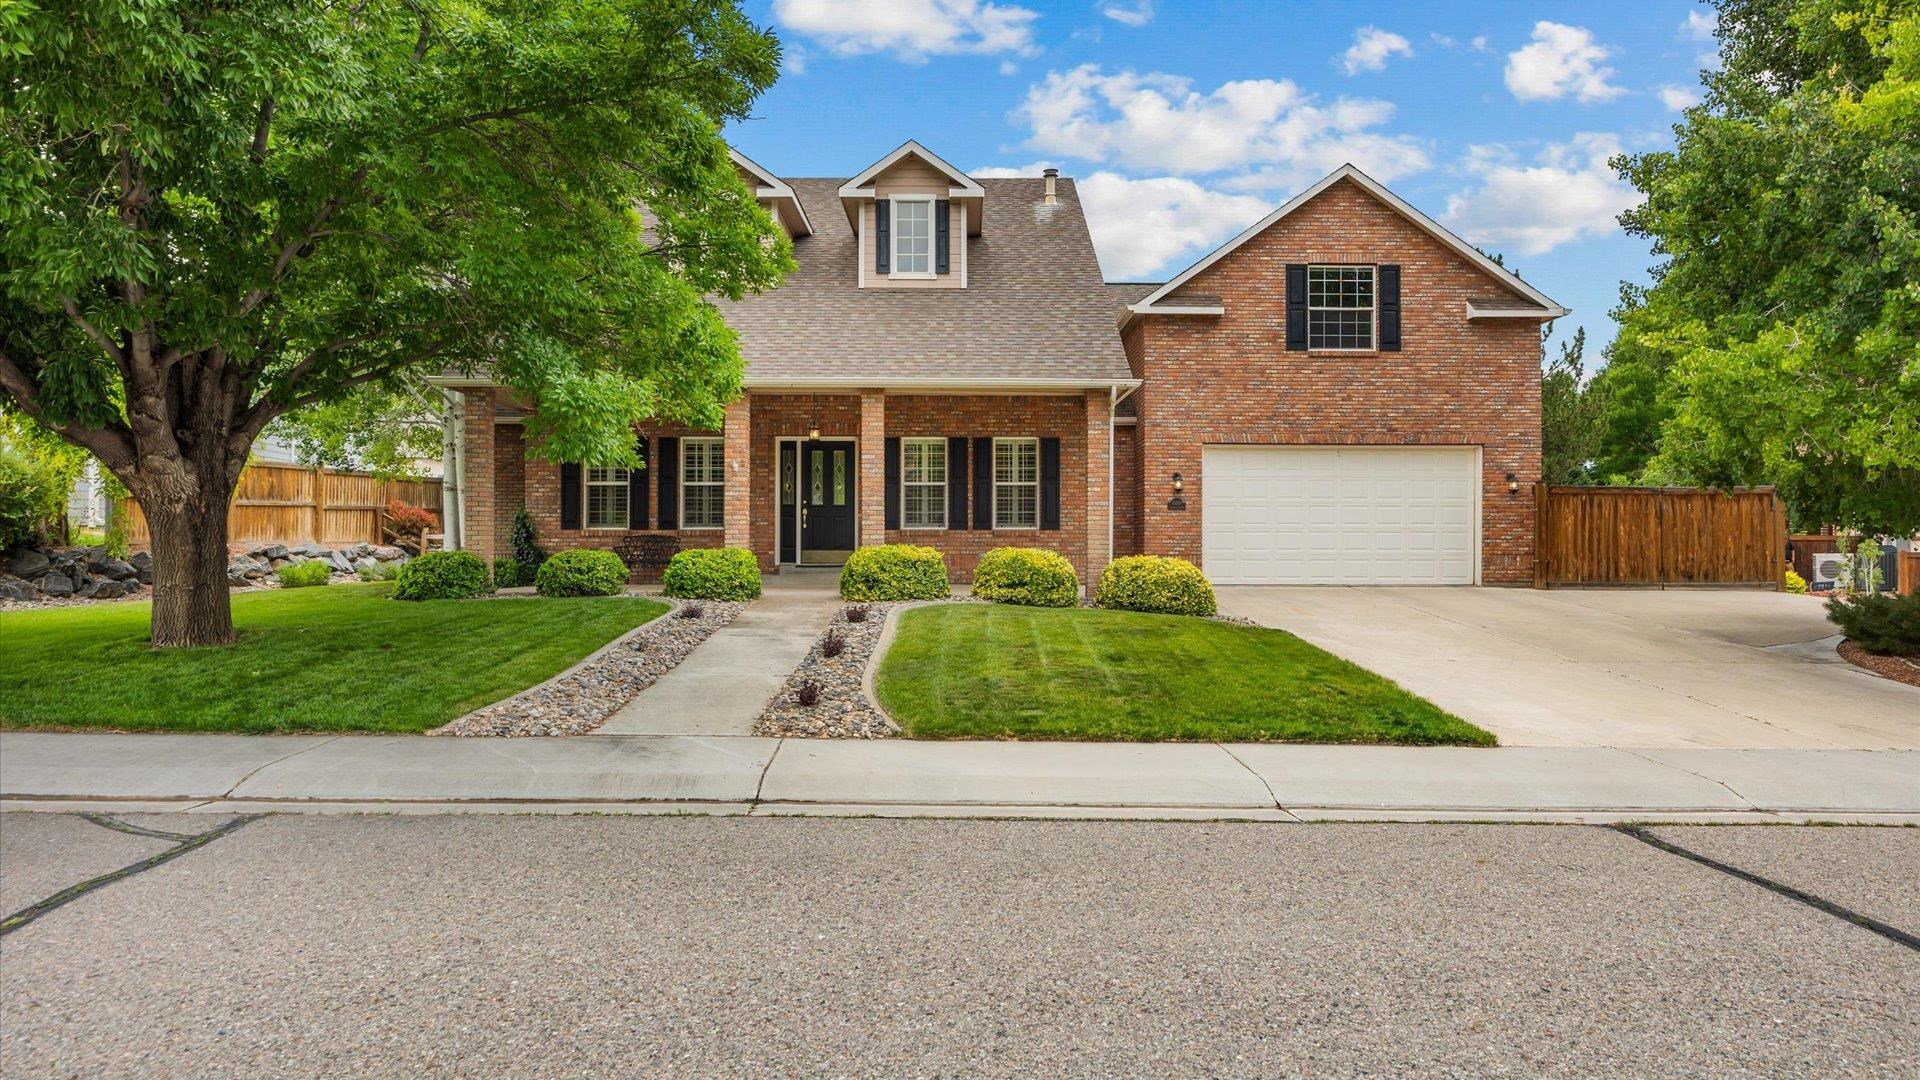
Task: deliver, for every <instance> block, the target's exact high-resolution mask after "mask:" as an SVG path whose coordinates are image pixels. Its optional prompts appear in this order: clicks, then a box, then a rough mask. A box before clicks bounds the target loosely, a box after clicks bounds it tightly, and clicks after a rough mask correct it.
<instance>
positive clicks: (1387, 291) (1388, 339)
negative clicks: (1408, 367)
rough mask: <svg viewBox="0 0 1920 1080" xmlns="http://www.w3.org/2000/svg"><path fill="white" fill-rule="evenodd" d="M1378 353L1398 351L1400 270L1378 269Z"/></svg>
mask: <svg viewBox="0 0 1920 1080" xmlns="http://www.w3.org/2000/svg"><path fill="white" fill-rule="evenodd" d="M1380 351H1381V352H1399V351H1400V268H1399V267H1398V266H1382V267H1381V268H1380Z"/></svg>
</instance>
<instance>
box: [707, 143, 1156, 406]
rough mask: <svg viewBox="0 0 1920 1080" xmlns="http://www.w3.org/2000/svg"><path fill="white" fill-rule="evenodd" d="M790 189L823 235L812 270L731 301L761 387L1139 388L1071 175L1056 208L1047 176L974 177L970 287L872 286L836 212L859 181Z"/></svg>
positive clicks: (807, 266)
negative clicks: (981, 216)
mask: <svg viewBox="0 0 1920 1080" xmlns="http://www.w3.org/2000/svg"><path fill="white" fill-rule="evenodd" d="M909 145H912V144H909ZM787 183H788V184H790V185H791V186H792V187H793V190H794V192H795V193H796V194H797V195H798V197H799V200H800V202H801V204H802V205H803V206H805V207H806V208H807V210H808V211H809V212H810V214H811V216H812V219H813V222H814V225H815V231H814V234H813V235H812V236H809V237H803V238H800V239H796V240H795V241H794V243H793V254H794V260H795V262H797V263H798V264H799V268H798V269H797V270H795V271H794V272H793V273H792V274H791V275H789V276H788V278H787V280H786V282H785V283H784V284H782V285H781V286H780V287H779V288H776V289H773V290H771V291H769V292H765V293H761V294H759V295H754V296H747V297H744V298H742V299H740V300H738V301H727V300H722V301H720V302H719V307H720V310H721V312H722V313H723V314H724V315H725V317H726V320H727V323H728V325H730V326H732V327H733V328H734V329H735V330H736V331H737V332H738V333H739V335H740V351H741V354H742V355H743V356H744V357H745V358H746V362H747V370H746V384H747V386H748V387H749V388H752V389H767V388H777V387H809V386H814V387H822V388H829V387H838V386H848V387H852V386H871V387H894V388H911V387H914V386H927V387H935V386H943V387H945V386H950V387H966V386H988V385H993V386H1002V387H1007V388H1018V387H1023V386H1032V387H1035V388H1042V387H1061V388H1066V387H1074V386H1111V385H1115V384H1120V383H1126V384H1131V383H1132V382H1133V373H1132V371H1131V370H1130V369H1129V368H1128V365H1127V358H1126V354H1125V352H1124V351H1123V350H1122V348H1121V345H1120V339H1119V336H1118V335H1116V334H1115V333H1114V332H1113V313H1114V309H1115V301H1114V297H1113V295H1112V293H1111V292H1110V291H1109V288H1108V286H1107V285H1106V283H1105V282H1104V281H1103V280H1102V279H1101V276H1100V264H1099V262H1098V261H1097V260H1096V259H1095V258H1094V253H1093V238H1092V236H1091V235H1090V234H1089V233H1088V231H1087V221H1086V217H1085V215H1084V214H1083V213H1082V212H1081V208H1080V199H1079V195H1078V192H1077V191H1076V190H1075V188H1074V185H1073V181H1071V180H1068V179H1066V178H1064V177H1063V178H1061V179H1060V181H1059V188H1058V190H1059V202H1057V203H1055V204H1053V205H1047V204H1045V203H1044V202H1043V196H1044V187H1043V185H1044V181H1043V180H1042V179H1040V178H1039V177H1021V178H1015V179H990V180H980V181H974V183H976V184H978V185H979V186H980V188H981V191H982V194H983V196H984V199H983V203H984V213H985V217H986V220H985V223H984V225H985V227H984V228H983V229H982V232H981V235H980V236H978V237H975V238H972V239H971V240H970V241H969V243H970V247H969V249H968V254H967V287H966V288H962V289H889V288H868V289H862V288H860V287H859V270H858V266H857V262H856V260H857V258H858V256H859V250H858V242H857V241H856V239H855V236H854V232H853V227H852V226H851V225H850V224H848V222H847V221H846V219H845V218H844V217H843V216H842V215H840V214H835V213H832V212H831V211H832V209H833V207H834V206H835V204H836V203H837V202H838V200H839V198H840V193H841V191H842V190H843V184H844V183H847V182H843V181H840V180H836V179H789V180H788V181H787ZM869 242H871V240H869Z"/></svg>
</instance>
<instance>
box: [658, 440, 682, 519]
mask: <svg viewBox="0 0 1920 1080" xmlns="http://www.w3.org/2000/svg"><path fill="white" fill-rule="evenodd" d="M659 469H660V527H661V528H663V529H677V528H679V527H680V440H679V439H676V438H674V437H673V436H671V435H667V436H662V437H661V439H660V465H659Z"/></svg>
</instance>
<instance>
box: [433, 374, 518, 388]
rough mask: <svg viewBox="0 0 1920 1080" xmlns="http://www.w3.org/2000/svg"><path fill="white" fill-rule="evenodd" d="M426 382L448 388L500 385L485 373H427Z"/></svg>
mask: <svg viewBox="0 0 1920 1080" xmlns="http://www.w3.org/2000/svg"><path fill="white" fill-rule="evenodd" d="M426 383H427V385H428V386H444V387H446V388H447V389H449V390H459V389H462V388H463V387H465V388H470V387H482V386H500V385H502V384H501V383H500V382H499V381H498V380H496V379H491V378H488V377H487V376H485V375H428V376H427V377H426Z"/></svg>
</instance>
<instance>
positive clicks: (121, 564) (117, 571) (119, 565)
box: [98, 559, 140, 581]
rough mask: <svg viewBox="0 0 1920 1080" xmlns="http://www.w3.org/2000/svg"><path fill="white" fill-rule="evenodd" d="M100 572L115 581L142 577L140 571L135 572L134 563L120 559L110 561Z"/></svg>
mask: <svg viewBox="0 0 1920 1080" xmlns="http://www.w3.org/2000/svg"><path fill="white" fill-rule="evenodd" d="M98 572H99V573H100V574H101V575H102V576H104V577H110V578H112V579H113V580H115V581H126V580H128V579H130V578H137V577H139V576H140V571H138V570H135V569H134V568H133V564H132V563H130V562H125V561H123V560H120V559H108V560H107V562H106V565H104V566H102V567H101V568H100V570H99V571H98Z"/></svg>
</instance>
